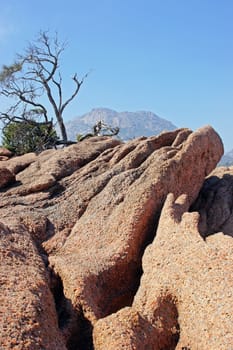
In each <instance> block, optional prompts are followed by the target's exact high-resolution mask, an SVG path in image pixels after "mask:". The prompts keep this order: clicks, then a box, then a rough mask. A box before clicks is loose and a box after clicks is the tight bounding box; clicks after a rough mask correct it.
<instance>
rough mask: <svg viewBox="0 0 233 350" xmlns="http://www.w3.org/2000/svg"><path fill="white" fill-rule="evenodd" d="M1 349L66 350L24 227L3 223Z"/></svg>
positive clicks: (0, 226) (0, 231)
mask: <svg viewBox="0 0 233 350" xmlns="http://www.w3.org/2000/svg"><path fill="white" fill-rule="evenodd" d="M0 264H1V268H0V285H1V307H0V348H1V349H19V350H26V349H28V350H29V349H30V350H41V349H46V350H51V349H58V350H65V349H66V347H65V344H64V340H63V339H62V336H61V334H60V331H59V328H58V323H57V317H56V309H55V304H54V300H53V297H52V294H51V291H50V289H49V283H48V278H47V272H46V269H45V266H44V263H43V261H42V259H41V258H40V256H39V255H38V252H37V250H36V248H35V246H34V244H33V242H32V238H31V236H30V234H29V233H28V232H27V230H26V229H25V227H24V226H23V225H22V224H19V223H14V220H13V219H12V221H11V225H10V227H8V226H6V225H4V224H3V223H0Z"/></svg>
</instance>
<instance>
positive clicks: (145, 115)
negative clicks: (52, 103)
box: [66, 107, 177, 140]
mask: <svg viewBox="0 0 233 350" xmlns="http://www.w3.org/2000/svg"><path fill="white" fill-rule="evenodd" d="M98 120H103V121H104V122H105V123H106V124H108V125H111V126H113V127H119V128H120V132H119V136H120V138H122V139H123V140H129V139H132V138H135V137H140V136H152V135H157V134H159V133H161V132H162V131H165V130H166V131H169V130H174V129H176V128H177V127H176V126H175V125H174V124H172V123H171V122H170V121H168V120H166V119H163V118H160V117H159V116H157V115H156V114H155V113H153V112H151V111H143V110H141V111H136V112H128V111H123V112H117V111H115V110H113V109H110V108H105V107H104V108H103V107H99V108H94V109H92V110H91V111H90V112H88V113H86V114H84V115H82V116H78V117H75V118H73V119H72V120H70V121H69V122H67V123H66V127H67V133H68V136H69V138H70V139H71V140H75V139H76V136H77V134H84V133H88V132H90V131H91V130H92V127H93V125H94V124H95V123H96V122H97V121H98Z"/></svg>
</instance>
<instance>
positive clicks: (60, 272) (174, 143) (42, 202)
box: [0, 127, 230, 349]
mask: <svg viewBox="0 0 233 350" xmlns="http://www.w3.org/2000/svg"><path fill="white" fill-rule="evenodd" d="M222 153H223V147H222V142H221V140H220V138H219V136H218V135H217V134H216V133H215V131H214V130H213V129H212V128H211V127H204V128H202V129H199V130H198V131H196V132H192V131H190V130H188V129H179V130H175V131H172V132H167V133H164V134H161V135H159V136H157V137H150V138H140V139H137V140H133V141H131V142H128V143H126V144H123V143H121V142H119V141H117V140H112V139H110V138H101V137H97V138H92V139H90V140H86V141H83V142H81V143H79V144H77V145H73V146H70V147H67V148H65V149H61V150H48V151H45V152H43V153H41V154H40V155H38V156H37V155H35V154H29V155H26V156H22V157H17V158H11V159H9V160H7V161H1V162H0V168H2V169H3V168H5V169H8V170H9V171H10V172H11V173H12V174H13V175H14V176H15V182H14V183H13V184H12V185H11V186H8V187H6V188H3V189H2V190H1V193H0V198H1V201H0V221H2V223H4V224H5V225H7V226H9V230H10V232H11V230H12V228H11V223H12V220H13V218H14V222H15V224H14V227H15V228H14V229H13V230H14V232H16V234H18V231H19V232H20V234H21V236H22V237H23V238H22V240H23V242H24V241H27V240H28V242H30V244H29V243H28V244H27V245H26V247H24V249H25V254H26V256H29V257H30V258H31V259H32V261H31V260H29V261H31V262H30V266H34V268H35V272H34V270H33V269H32V271H28V272H27V280H26V279H25V281H27V283H26V284H25V285H23V287H20V290H24V288H25V290H28V289H29V290H30V288H27V286H29V285H30V284H33V283H37V282H36V279H35V278H34V274H35V275H36V276H40V277H38V278H39V279H41V280H43V283H44V287H43V288H44V290H46V292H44V293H48V295H50V297H51V295H52V294H53V298H52V299H51V303H50V302H49V305H47V304H46V303H47V301H46V302H45V301H44V296H43V295H42V294H41V298H42V299H43V300H40V297H39V299H38V302H40V303H42V304H43V303H45V305H44V304H43V308H42V309H43V310H48V311H46V312H47V313H48V314H49V315H51V318H52V319H51V320H50V319H49V324H50V328H51V327H52V328H53V331H51V332H54V336H55V337H56V338H57V339H61V340H59V344H60V345H59V346H60V348H62V347H63V348H64V346H66V348H67V349H91V348H92V347H93V345H92V336H91V334H92V327H93V326H94V327H95V346H96V349H98V348H99V349H117V348H118V345H117V346H116V345H115V343H114V342H113V343H112V340H111V339H112V337H113V339H114V337H115V338H117V334H118V333H119V339H120V338H122V337H123V338H125V342H124V344H123V343H119V344H121V345H119V348H120V346H122V348H125V349H143V348H145V349H157V348H158V349H165V346H170V348H169V347H168V348H169V349H172V346H175V345H174V344H176V343H177V341H178V340H177V339H178V335H179V333H178V331H177V330H178V329H179V327H181V323H180V320H178V316H179V314H180V313H179V310H178V308H177V305H178V304H177V300H176V294H175V293H174V294H172V293H170V294H166V297H164V298H162V297H161V296H160V295H159V294H158V298H157V297H154V296H153V295H152V296H151V298H153V303H154V304H153V305H155V307H154V306H153V307H152V309H153V311H151V312H152V313H153V312H155V315H157V316H155V317H157V319H161V318H163V319H164V321H161V325H160V326H158V324H157V326H156V327H155V326H154V323H153V322H152V320H151V318H150V316H148V317H145V315H147V311H145V313H143V312H144V311H142V310H144V308H143V307H141V306H140V305H141V304H140V297H137V296H138V295H139V294H140V293H141V292H140V291H141V288H142V287H141V286H142V285H141V284H140V288H139V291H138V293H137V294H136V298H135V301H134V303H133V305H134V304H135V303H136V300H139V302H138V303H137V304H135V306H133V307H132V308H131V305H132V302H133V298H134V296H135V293H136V292H137V290H138V287H139V283H140V278H141V275H142V266H141V259H142V256H143V254H144V249H145V247H146V246H147V245H148V244H150V243H151V242H152V241H153V240H154V237H155V235H156V227H157V222H158V219H159V216H160V212H161V209H162V206H163V204H164V201H165V199H166V197H167V195H168V193H170V192H172V193H174V196H175V198H176V197H178V196H180V195H182V194H186V195H187V201H188V204H186V207H185V208H186V209H188V208H189V206H190V205H191V204H192V203H193V202H194V201H195V199H196V198H197V196H198V193H199V191H200V188H201V186H202V184H203V182H204V179H205V177H206V176H207V175H208V174H209V173H210V172H211V171H212V170H213V169H214V168H215V166H216V164H217V163H218V161H219V159H220V158H221V156H222ZM190 215H193V214H190ZM194 216H195V215H194ZM169 222H170V223H171V220H170V221H169ZM174 227H176V226H175V225H174ZM174 230H175V228H174ZM3 236H4V235H3ZM21 236H20V237H21ZM171 236H172V233H171ZM174 236H175V235H174ZM24 237H26V238H25V239H24ZM199 238H200V237H199ZM156 239H157V238H156ZM156 239H155V241H153V246H154V242H156ZM200 239H201V238H200ZM229 239H230V238H229ZM174 241H176V239H175V238H174ZM184 241H185V240H184ZM201 242H202V239H201ZM177 244H178V243H177ZM31 247H33V249H34V250H33V252H34V253H33V254H35V260H34V258H32V257H31V255H30V254H31V253H30V252H31V249H32V248H31ZM9 249H10V251H11V250H12V249H13V248H11V245H9ZM19 250H20V251H21V250H22V248H19ZM158 250H161V252H160V258H161V259H163V255H162V251H163V247H162V248H161V246H160V245H159V248H158ZM164 254H165V256H166V254H168V255H169V254H170V251H167V253H166V252H165V251H164ZM33 256H34V255H33ZM36 259H38V261H40V264H42V265H41V266H43V268H41V270H40V273H39V272H37V270H36V268H37V266H35V265H37V264H35V261H36ZM143 259H144V258H143ZM145 259H146V258H145ZM2 261H3V264H2V266H1V269H2V270H3V271H4V264H5V263H6V264H10V263H12V265H14V260H10V262H5V258H3V259H2ZM42 261H43V263H42ZM161 263H162V264H163V261H161ZM148 264H149V263H148ZM17 266H18V267H17V268H18V269H19V270H18V275H19V276H20V275H21V274H20V271H21V269H23V265H17ZM38 266H39V265H38ZM25 271H27V270H25ZM151 273H152V275H153V272H151ZM152 275H151V276H152ZM4 276H5V275H4ZM22 276H23V273H22ZM48 276H49V277H48ZM146 276H147V273H146V274H145V272H144V273H143V277H142V280H143V279H145V278H147V277H146ZM153 276H154V275H153ZM4 278H5V280H4V284H5V285H6V286H7V285H8V280H9V285H11V286H12V288H11V289H13V290H17V288H18V287H17V285H16V286H15V285H14V283H13V284H12V283H11V282H10V281H11V275H10V274H7V275H6V276H5V277H4ZM151 278H152V277H151ZM154 278H155V277H153V279H154ZM179 278H180V276H179ZM19 279H20V277H19ZM30 281H31V282H30ZM163 281H165V280H163ZM158 283H159V282H158ZM174 283H175V282H174ZM165 286H166V285H165ZM46 288H47V289H46ZM50 290H51V291H52V294H51V293H50ZM49 293H50V294H49ZM29 294H30V293H29ZM50 297H48V298H46V299H47V300H50V299H49V298H50ZM16 298H17V300H18V303H19V305H20V306H19V308H22V310H24V309H23V308H24V300H23V299H22V298H19V297H18V295H17V294H16ZM30 298H32V299H30ZM137 298H138V299H137ZM159 298H160V299H159ZM30 300H33V296H32V295H30V296H29V299H28V301H27V303H30ZM8 302H11V299H10V298H9V296H8V295H7V294H6V295H5V296H4V303H5V304H4V305H7V303H8ZM32 303H33V305H34V304H36V303H34V301H32ZM148 305H149V304H148ZM125 307H127V308H125ZM5 309H6V312H5V313H6V315H7V308H5ZM152 309H151V310H152ZM55 310H56V312H57V314H56V315H55ZM118 310H120V311H119V313H117V314H116V315H120V316H119V317H120V321H119V319H118V321H119V322H120V324H121V323H122V324H123V325H124V326H123V329H125V332H126V334H129V336H128V337H127V336H124V334H125V333H124V332H123V333H122V331H121V327H120V326H119V327H118V323H117V326H113V327H112V328H111V322H112V321H111V322H110V323H108V329H109V331H107V333H106V331H105V326H103V327H102V326H101V324H102V323H101V322H103V325H106V323H104V322H105V320H108V319H110V320H111V318H113V323H112V324H113V325H114V324H115V323H114V322H115V316H114V314H113V315H111V314H112V313H114V312H117V311H118ZM145 310H147V309H146V308H145ZM154 310H156V311H154ZM167 311H169V312H167ZM30 312H31V313H32V316H31V318H32V319H33V315H34V314H33V312H34V311H33V309H32V310H31V311H30ZM14 313H15V310H12V311H11V312H9V319H11V317H12V319H13V320H14V321H13V323H14V324H16V325H18V326H17V327H15V328H14V329H13V333H12V334H11V336H12V337H13V334H15V338H18V339H21V338H22V337H23V335H22V334H24V333H23V327H21V326H20V322H18V323H17V317H18V316H17V313H16V314H14ZM23 313H24V312H22V314H23ZM42 314H43V311H42ZM167 314H169V315H170V316H169V318H166V317H165V315H167ZM108 315H111V316H109V318H108V317H107V318H105V319H103V320H100V319H102V318H103V317H106V316H108ZM161 315H162V316H161ZM163 315H164V317H163ZM6 317H8V316H6ZM41 317H42V316H41ZM117 317H118V316H117ZM28 318H29V319H30V316H28ZM98 320H100V321H98ZM174 320H175V321H174ZM118 321H117V322H118ZM1 322H2V323H1ZM6 322H7V321H6V318H4V320H3V321H0V327H2V339H3V340H4V341H5V342H7V341H9V328H7V329H8V330H7V331H6V326H5V323H6ZM96 322H97V323H96ZM107 322H108V321H107ZM187 322H188V319H187ZM42 323H43V322H42ZM42 323H39V326H38V329H40V328H41V332H42V333H41V334H44V335H43V336H42V335H41V338H40V339H41V340H40V341H41V342H42V341H44V344H45V345H43V346H44V348H46V346H47V345H46V344H47V343H46V341H47V340H46V339H47V338H46V337H47V335H46V332H45V331H44V332H45V333H43V329H42V327H43V326H42ZM44 326H45V328H46V327H47V324H46V323H45V325H44ZM31 327H32V326H31V325H29V326H28V328H29V330H30V329H31V330H32V328H31ZM182 327H183V328H182V329H184V330H185V327H184V326H182ZM187 329H188V328H187ZM148 331H149V332H151V333H150V334H151V335H153V336H151V337H150V339H153V341H152V343H151V340H150V339H149V337H148ZM57 332H58V336H57V335H56V334H57ZM114 332H115V335H113V333H114ZM128 332H129V333H128ZM185 332H186V330H185V331H184V332H183V333H181V334H184V336H185ZM51 334H53V333H51ZM187 334H188V331H187ZM136 335H137V336H136ZM135 336H136V338H135ZM59 337H60V338H59ZM131 338H132V339H134V340H133V342H131ZM25 339H27V336H26V337H25ZM30 339H31V340H30V341H31V343H32V344H36V345H35V347H34V348H35V349H37V348H36V346H37V341H38V338H37V335H35V336H34V333H32V336H31V337H30ZM107 339H108V340H107ZM158 339H160V340H159V341H158ZM106 342H107V343H106ZM103 344H104V345H103ZM111 344H113V345H111ZM116 344H118V343H116ZM122 344H123V345H122ZM160 344H162V345H161V346H163V347H159V346H160ZM31 346H32V347H31V348H30V347H29V348H30V349H33V345H31ZM143 346H144V347H143ZM185 346H186V345H185ZM3 348H4V347H3ZM5 348H6V349H7V347H5ZM5 348H4V349H5ZM16 348H17V347H16ZM42 348H43V347H42V346H41V349H42ZM53 348H54V349H59V347H57V345H53V346H51V347H50V349H53ZM46 349H47V348H46Z"/></svg>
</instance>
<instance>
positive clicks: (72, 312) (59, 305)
mask: <svg viewBox="0 0 233 350" xmlns="http://www.w3.org/2000/svg"><path fill="white" fill-rule="evenodd" d="M51 290H52V293H53V296H54V301H55V305H56V311H57V317H58V325H59V328H60V330H61V333H62V334H63V337H64V339H65V342H66V346H67V349H68V350H93V349H94V348H93V340H92V328H93V327H92V325H91V323H90V322H89V321H88V320H87V319H86V318H85V317H84V315H83V312H82V310H76V309H75V308H74V307H73V305H72V303H71V301H70V300H69V299H67V298H66V297H65V295H64V290H63V283H62V280H61V278H60V277H59V276H58V275H55V274H54V272H53V271H51Z"/></svg>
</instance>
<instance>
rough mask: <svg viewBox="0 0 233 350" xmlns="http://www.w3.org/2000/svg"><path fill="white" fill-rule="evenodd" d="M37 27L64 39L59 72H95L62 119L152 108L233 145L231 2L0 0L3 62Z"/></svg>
mask: <svg viewBox="0 0 233 350" xmlns="http://www.w3.org/2000/svg"><path fill="white" fill-rule="evenodd" d="M41 29H42V30H46V29H49V30H51V32H53V31H54V30H57V31H58V34H59V37H60V38H61V39H62V40H63V39H64V40H68V42H69V45H68V47H67V49H66V50H65V52H64V55H63V62H62V70H63V74H64V76H67V77H70V76H71V75H72V74H73V73H74V72H77V73H78V74H79V75H80V76H82V75H84V74H85V73H86V72H88V71H89V70H92V72H91V74H90V75H89V76H88V78H87V79H86V81H85V83H84V85H83V87H82V89H81V90H80V94H79V96H78V97H77V99H76V101H75V102H74V103H73V104H72V105H70V108H69V109H67V112H66V115H65V119H66V120H69V119H71V118H72V117H73V116H76V115H81V114H83V113H86V112H88V111H89V110H91V109H92V108H95V107H108V108H112V109H115V110H117V111H123V110H128V111H136V110H150V111H152V112H154V113H156V114H157V115H159V116H160V117H162V118H165V119H168V120H170V121H171V122H173V123H174V124H175V125H177V126H178V127H190V128H191V129H196V128H198V127H200V126H203V125H206V124H211V125H212V126H213V127H214V128H215V129H216V130H217V131H218V132H219V134H220V135H221V137H222V139H223V141H224V144H225V150H226V151H228V150H230V149H233V1H232V0H67V1H58V0H56V1H55V0H40V1H32V0H21V1H18V0H7V1H6V0H1V12H0V65H2V64H9V63H11V62H12V61H13V59H14V56H15V53H16V52H20V51H22V49H23V48H24V47H25V46H26V45H27V41H30V40H33V39H34V38H35V36H36V34H37V33H38V32H39V30H41ZM71 87H72V81H69V80H67V81H66V85H65V90H66V91H67V93H69V91H71Z"/></svg>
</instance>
